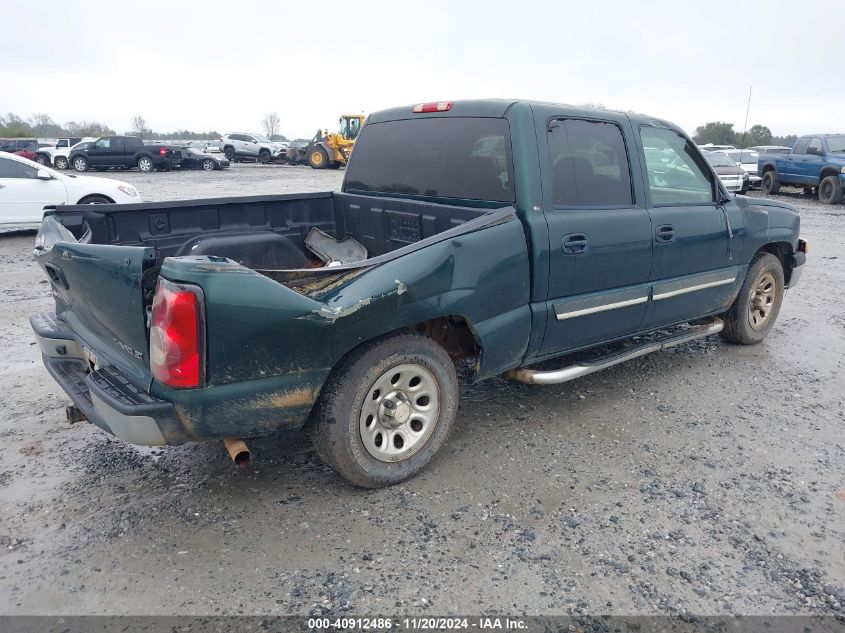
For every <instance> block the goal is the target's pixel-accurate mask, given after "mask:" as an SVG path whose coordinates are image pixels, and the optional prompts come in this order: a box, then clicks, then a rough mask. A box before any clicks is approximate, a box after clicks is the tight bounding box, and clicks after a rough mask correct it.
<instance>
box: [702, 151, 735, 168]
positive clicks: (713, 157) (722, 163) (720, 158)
mask: <svg viewBox="0 0 845 633" xmlns="http://www.w3.org/2000/svg"><path fill="white" fill-rule="evenodd" d="M704 156H705V158H707V160H708V162H709V163H710V164H711V165H713V167H736V163H735V162H734V161H732V160H731V159H730V158H728V156H727V154H723V153H722V152H719V153H718V154H717V153H715V152H713V153H711V154H705V155H704Z"/></svg>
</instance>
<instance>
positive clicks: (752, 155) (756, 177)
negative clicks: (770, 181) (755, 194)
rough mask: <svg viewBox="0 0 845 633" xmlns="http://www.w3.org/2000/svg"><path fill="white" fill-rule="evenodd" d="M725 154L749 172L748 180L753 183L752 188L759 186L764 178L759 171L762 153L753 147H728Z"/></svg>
mask: <svg viewBox="0 0 845 633" xmlns="http://www.w3.org/2000/svg"><path fill="white" fill-rule="evenodd" d="M725 154H727V155H728V157H729V158H730V159H731V160H732V161H734V162H735V163H736V164H737V167H742V168H743V169H744V170H745V171H747V172H748V180H749V182H750V183H751V185H750V186H751V188H752V189H754V188H759V187H760V182H761V180H762V178H760V174H758V173H757V160H758V159H759V158H760V153H759V152H757V151H755V150H753V149H726V150H725Z"/></svg>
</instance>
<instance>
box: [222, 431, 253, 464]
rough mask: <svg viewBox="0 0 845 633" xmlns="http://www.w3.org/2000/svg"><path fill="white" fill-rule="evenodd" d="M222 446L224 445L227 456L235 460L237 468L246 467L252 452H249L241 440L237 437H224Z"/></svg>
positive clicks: (250, 459)
mask: <svg viewBox="0 0 845 633" xmlns="http://www.w3.org/2000/svg"><path fill="white" fill-rule="evenodd" d="M223 446H225V447H226V452H227V453H229V457H230V458H231V459H232V461H233V462H235V466H237V467H238V468H246V467H247V466H249V463H250V461H252V454H251V453H250V452H249V449H248V448H247V446H246V444H244V441H243V440H240V439H238V438H226V439H225V440H223Z"/></svg>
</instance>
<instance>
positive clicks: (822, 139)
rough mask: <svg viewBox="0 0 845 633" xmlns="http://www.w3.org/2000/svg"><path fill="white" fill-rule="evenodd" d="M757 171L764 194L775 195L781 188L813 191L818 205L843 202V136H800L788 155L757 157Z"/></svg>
mask: <svg viewBox="0 0 845 633" xmlns="http://www.w3.org/2000/svg"><path fill="white" fill-rule="evenodd" d="M757 166H758V171H759V173H760V174H761V176H762V177H763V182H762V185H761V187H762V189H763V193H767V194H776V193H778V192H779V191H780V188H781V186H782V185H792V186H794V187H804V188H806V189H813V188H815V189H816V191H817V193H818V196H819V202H822V203H824V204H838V203H840V202H842V189H843V187H845V134H816V135H813V136H802V137H801V138H799V139H798V142H796V143H795V145H794V146H793V148H792V151H791V152H789V154H760V158H759V160H758V162H757Z"/></svg>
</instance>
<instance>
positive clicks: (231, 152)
mask: <svg viewBox="0 0 845 633" xmlns="http://www.w3.org/2000/svg"><path fill="white" fill-rule="evenodd" d="M223 155H224V156H225V157H226V160H230V161H234V160H235V148H234V147H230V146H227V147H224V148H223Z"/></svg>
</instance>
